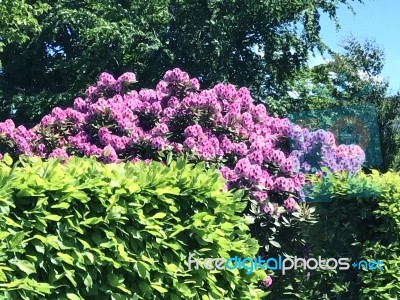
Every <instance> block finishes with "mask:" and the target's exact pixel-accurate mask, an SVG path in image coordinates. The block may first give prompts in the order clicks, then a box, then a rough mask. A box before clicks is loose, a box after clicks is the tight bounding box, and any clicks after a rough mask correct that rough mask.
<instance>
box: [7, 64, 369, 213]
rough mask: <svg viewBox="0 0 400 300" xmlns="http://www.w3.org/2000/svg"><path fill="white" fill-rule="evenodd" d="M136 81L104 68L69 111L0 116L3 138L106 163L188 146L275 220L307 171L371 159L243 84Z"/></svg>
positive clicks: (299, 196)
mask: <svg viewBox="0 0 400 300" xmlns="http://www.w3.org/2000/svg"><path fill="white" fill-rule="evenodd" d="M134 82H136V77H135V75H134V74H133V73H125V74H123V75H122V76H120V77H119V78H118V79H115V78H114V77H113V76H112V75H110V74H107V73H102V74H101V75H100V78H99V81H98V82H97V84H96V85H95V86H90V87H89V88H88V89H87V90H86V97H85V98H76V99H75V101H74V104H73V107H72V108H67V109H61V108H54V109H53V111H52V112H51V114H49V115H47V116H44V117H43V119H42V120H41V122H40V123H39V124H38V125H37V126H35V127H34V128H32V129H29V130H27V129H25V128H24V127H22V126H20V127H18V128H15V126H14V124H13V123H12V121H10V120H7V121H5V122H4V123H0V138H1V142H0V145H6V144H7V145H9V148H7V149H9V150H14V151H15V153H17V154H26V155H31V154H37V155H40V156H42V157H62V158H63V160H65V159H67V158H68V156H69V155H84V156H96V157H98V159H100V160H101V161H104V162H106V163H113V162H117V161H127V160H129V161H136V160H137V159H143V160H144V159H158V160H163V157H165V156H163V155H160V153H166V152H172V153H175V154H178V153H181V152H186V153H188V154H189V157H190V159H191V160H193V161H206V162H208V163H210V164H214V165H215V166H218V167H219V168H220V172H221V174H222V176H223V177H224V178H226V179H227V180H228V183H227V186H226V187H227V188H237V187H240V188H245V189H246V190H247V191H248V193H249V195H250V196H251V197H252V199H253V200H254V201H256V202H257V203H259V205H260V206H261V208H262V211H264V212H265V213H267V214H270V215H271V216H274V217H279V214H280V211H281V210H280V208H284V210H286V211H288V212H293V211H294V210H295V209H296V205H297V201H302V200H303V198H304V193H303V191H302V187H303V185H304V184H305V182H306V181H305V176H304V174H305V173H310V172H313V173H315V172H318V170H319V168H321V167H322V166H325V167H327V168H328V169H330V170H332V171H334V172H336V171H341V170H348V171H350V172H353V171H356V170H358V169H359V168H360V167H361V165H362V163H363V161H364V160H365V155H364V152H363V151H362V149H361V148H360V147H358V146H356V145H351V146H345V145H340V146H336V144H335V138H334V136H333V134H332V133H330V132H326V131H324V130H318V131H315V132H310V131H309V130H307V129H305V128H301V127H300V126H298V125H295V124H292V123H291V122H290V121H289V120H288V119H280V118H274V117H271V116H269V115H268V113H267V110H266V108H265V106H264V105H262V104H258V105H255V104H254V103H253V100H252V98H251V95H250V92H249V90H248V89H247V88H245V87H242V88H240V89H237V88H236V87H235V86H233V85H231V84H217V85H216V86H214V87H213V88H211V89H209V90H200V85H199V82H198V80H197V79H191V78H189V76H188V74H187V73H185V72H182V71H181V70H179V69H174V70H172V71H168V72H167V73H166V74H165V75H164V77H163V79H162V80H161V81H160V82H159V83H158V84H157V86H156V88H155V89H154V90H151V89H142V90H140V91H135V90H132V89H130V88H129V87H130V85H131V84H132V83H134ZM3 148H4V147H3Z"/></svg>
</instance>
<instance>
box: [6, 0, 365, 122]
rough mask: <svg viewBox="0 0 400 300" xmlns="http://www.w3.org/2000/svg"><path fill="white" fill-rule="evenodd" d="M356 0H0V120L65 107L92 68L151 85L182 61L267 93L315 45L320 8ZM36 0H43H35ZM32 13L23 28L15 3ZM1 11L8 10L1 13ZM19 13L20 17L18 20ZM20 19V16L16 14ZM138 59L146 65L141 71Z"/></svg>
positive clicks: (91, 76)
mask: <svg viewBox="0 0 400 300" xmlns="http://www.w3.org/2000/svg"><path fill="white" fill-rule="evenodd" d="M354 1H358V2H362V1H361V0H328V1H321V0H307V1H292V0H290V1H289V0H279V1H277V0H263V1H259V0H257V1H255V0H240V1H239V0H226V1H222V0H200V1H193V0H192V1H190V0H171V1H167V0H156V1H146V0H137V1H128V0H125V1H121V0H120V1H117V0H97V1H94V0H85V1H79V2H78V3H77V2H74V3H73V4H72V3H71V2H70V1H66V0H61V1H51V0H45V1H41V2H39V1H30V2H29V3H30V4H29V5H28V4H26V3H25V2H23V1H17V2H11V1H6V2H1V4H0V12H2V14H1V16H2V17H0V19H1V20H0V24H3V23H6V24H7V26H6V28H5V30H1V29H0V37H1V41H2V42H3V44H4V47H3V51H2V52H1V53H0V61H1V62H2V67H1V72H0V89H1V90H2V94H3V95H2V98H1V99H0V100H1V101H0V104H1V107H0V112H1V114H0V115H1V117H3V118H4V117H6V116H7V115H8V114H9V113H10V111H11V110H13V109H14V110H16V116H15V119H16V122H17V123H25V124H26V123H33V122H34V121H37V120H38V119H39V117H40V115H42V114H43V113H45V112H48V110H49V109H50V108H51V107H53V106H55V105H67V104H70V103H71V101H72V99H73V98H74V96H76V95H78V94H80V93H82V92H83V88H84V87H85V86H86V85H87V84H89V83H93V81H94V80H95V78H96V77H97V76H98V74H99V73H100V72H101V71H104V70H105V71H108V72H111V73H113V74H114V75H115V76H119V75H120V74H122V73H123V72H125V71H135V72H136V74H138V77H139V78H140V79H141V80H140V82H143V86H144V87H145V86H151V84H154V83H155V82H156V80H157V78H159V77H160V76H161V74H163V73H164V72H165V70H167V69H170V68H172V67H181V68H183V69H185V70H187V71H188V72H190V73H191V74H193V75H194V76H196V77H199V78H200V79H201V81H202V83H203V84H204V85H205V86H210V85H212V84H214V83H216V82H217V81H220V80H221V79H222V80H225V81H230V82H233V83H234V84H237V85H240V86H249V87H250V88H251V90H252V92H253V95H254V96H255V98H256V99H259V100H261V99H263V98H264V97H265V96H266V95H275V94H276V93H277V90H278V89H279V86H280V85H281V84H282V82H284V81H285V80H286V79H287V78H289V77H290V76H292V75H293V74H294V73H295V72H296V71H297V70H299V68H300V67H301V66H302V65H304V64H305V63H306V60H307V54H308V52H309V51H310V50H313V49H319V50H322V49H323V48H324V44H323V42H322V41H321V38H320V34H319V33H320V25H319V20H320V15H321V14H322V13H326V14H329V16H330V17H331V19H332V20H333V21H334V22H336V24H337V19H336V11H337V9H338V6H339V4H345V5H349V4H350V3H352V2H354ZM39 3H42V4H39ZM35 7H42V11H40V13H37V12H35V11H34V10H33V12H31V13H30V14H29V18H28V19H26V20H27V22H28V21H29V24H34V26H33V27H32V28H34V29H35V30H25V31H22V35H21V36H19V35H16V36H15V39H14V38H13V34H12V33H13V32H16V31H18V30H16V29H15V28H19V27H18V26H19V25H18V24H19V22H20V21H19V20H21V18H20V17H18V16H19V15H18V14H16V13H15V10H16V9H17V10H18V9H19V8H23V9H25V10H27V9H29V10H32V9H33V8H35ZM8 16H13V17H12V18H11V19H8ZM23 20H25V19H23ZM24 22H25V21H24ZM145 66H146V70H145Z"/></svg>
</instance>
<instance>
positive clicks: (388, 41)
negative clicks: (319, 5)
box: [312, 0, 400, 93]
mask: <svg viewBox="0 0 400 300" xmlns="http://www.w3.org/2000/svg"><path fill="white" fill-rule="evenodd" d="M353 8H354V10H355V13H356V14H355V15H353V14H352V13H351V11H350V10H348V9H347V8H346V6H341V7H340V8H339V11H338V18H339V23H340V26H341V29H340V30H339V31H336V28H335V25H334V23H333V22H332V21H330V20H329V17H328V16H326V15H323V16H322V20H321V27H322V30H321V31H322V32H321V33H322V38H323V40H324V41H325V43H326V44H327V45H328V46H330V47H332V48H333V49H334V50H336V51H340V47H339V46H338V44H339V42H340V40H341V39H342V38H343V37H344V36H346V35H349V34H353V35H354V36H355V37H356V38H357V39H365V38H373V39H375V40H376V42H377V44H378V45H379V46H381V47H382V48H383V49H384V50H385V57H386V62H385V67H384V69H383V72H382V76H383V78H385V79H388V80H389V84H390V89H391V93H395V92H397V91H399V90H400V34H399V32H400V0H364V4H360V3H355V4H353ZM322 61H323V59H322V57H318V56H317V57H315V58H313V59H312V64H317V63H320V62H322Z"/></svg>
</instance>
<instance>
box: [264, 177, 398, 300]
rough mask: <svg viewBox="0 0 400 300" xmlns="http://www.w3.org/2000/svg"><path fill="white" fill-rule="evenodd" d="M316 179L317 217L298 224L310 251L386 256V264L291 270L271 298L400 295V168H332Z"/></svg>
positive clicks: (359, 257) (367, 257)
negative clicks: (398, 170) (340, 170)
mask: <svg viewBox="0 0 400 300" xmlns="http://www.w3.org/2000/svg"><path fill="white" fill-rule="evenodd" d="M314 180H315V179H314ZM315 184H316V185H315V188H314V193H313V194H312V195H311V196H312V200H313V201H315V202H314V203H311V204H310V205H311V207H312V208H313V209H315V212H316V215H315V217H316V220H317V222H316V223H314V224H308V225H307V224H301V225H302V227H301V228H300V229H299V230H300V232H301V236H302V238H303V239H304V241H306V243H307V246H308V248H309V250H310V252H309V253H308V255H309V257H316V258H317V257H318V256H321V257H322V258H330V257H333V258H340V257H348V258H350V259H351V261H352V262H357V261H359V260H362V259H365V260H372V259H375V260H381V261H382V262H383V264H384V270H382V271H381V270H369V271H367V270H358V269H355V268H353V267H350V269H349V270H336V271H330V270H311V271H309V272H310V273H309V276H307V271H304V270H298V271H291V272H289V273H287V274H286V275H284V276H280V277H278V278H277V279H276V280H275V282H276V285H275V286H274V289H273V290H272V293H271V294H270V295H268V299H275V298H276V297H279V299H315V300H317V299H318V300H319V299H336V300H339V299H346V300H351V299H369V300H374V299H399V298H400V174H399V173H394V172H388V173H386V174H379V173H378V172H377V171H375V170H374V171H372V173H371V174H365V173H361V172H360V173H358V174H356V175H349V174H346V173H342V174H336V175H333V174H328V176H327V177H326V178H324V179H318V180H316V182H315ZM328 200H329V201H328ZM318 201H321V202H318ZM280 234H283V232H280ZM301 255H302V254H301V253H298V256H301ZM303 255H304V254H303ZM352 262H351V263H352Z"/></svg>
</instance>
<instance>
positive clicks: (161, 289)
mask: <svg viewBox="0 0 400 300" xmlns="http://www.w3.org/2000/svg"><path fill="white" fill-rule="evenodd" d="M151 287H152V288H154V289H155V290H156V291H158V292H160V293H161V294H164V293H167V292H168V290H167V289H166V288H163V287H162V286H161V285H158V284H155V283H152V284H151Z"/></svg>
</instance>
